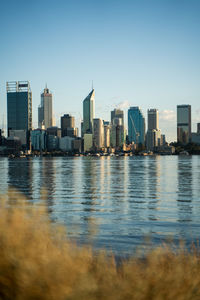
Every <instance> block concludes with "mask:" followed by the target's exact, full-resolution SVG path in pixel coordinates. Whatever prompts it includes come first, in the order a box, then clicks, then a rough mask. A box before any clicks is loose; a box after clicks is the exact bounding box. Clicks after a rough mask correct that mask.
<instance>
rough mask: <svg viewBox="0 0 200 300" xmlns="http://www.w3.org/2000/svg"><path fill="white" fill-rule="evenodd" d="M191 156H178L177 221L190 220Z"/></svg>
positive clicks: (191, 189)
mask: <svg viewBox="0 0 200 300" xmlns="http://www.w3.org/2000/svg"><path fill="white" fill-rule="evenodd" d="M192 177H193V176H192V157H178V198H177V207H178V217H179V219H178V221H179V222H189V221H191V220H192V197H193V187H192V185H193V178H192Z"/></svg>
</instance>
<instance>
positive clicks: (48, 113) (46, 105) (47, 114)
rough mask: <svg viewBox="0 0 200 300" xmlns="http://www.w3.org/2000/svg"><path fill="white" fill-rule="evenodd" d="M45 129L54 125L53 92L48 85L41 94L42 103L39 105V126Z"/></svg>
mask: <svg viewBox="0 0 200 300" xmlns="http://www.w3.org/2000/svg"><path fill="white" fill-rule="evenodd" d="M43 126H44V128H45V129H47V128H49V127H52V126H53V111H52V94H51V93H50V92H49V89H48V88H47V87H46V88H45V89H44V91H43V93H42V94H41V104H40V106H39V107H38V127H39V128H42V127H43Z"/></svg>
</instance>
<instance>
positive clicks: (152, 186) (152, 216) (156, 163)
mask: <svg viewBox="0 0 200 300" xmlns="http://www.w3.org/2000/svg"><path fill="white" fill-rule="evenodd" d="M160 160H161V157H160V156H158V155H156V156H153V157H150V156H149V157H148V209H149V216H148V218H149V220H152V221H155V220H157V213H156V211H157V209H158V203H159V194H160V174H161V172H160V171H161V170H160Z"/></svg>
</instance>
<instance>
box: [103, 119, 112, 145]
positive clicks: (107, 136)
mask: <svg viewBox="0 0 200 300" xmlns="http://www.w3.org/2000/svg"><path fill="white" fill-rule="evenodd" d="M103 124H104V147H105V148H109V147H110V130H111V125H110V123H109V122H107V121H103Z"/></svg>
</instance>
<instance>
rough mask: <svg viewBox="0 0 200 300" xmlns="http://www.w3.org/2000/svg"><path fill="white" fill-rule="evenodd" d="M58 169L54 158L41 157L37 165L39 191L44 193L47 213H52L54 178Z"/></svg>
mask: <svg viewBox="0 0 200 300" xmlns="http://www.w3.org/2000/svg"><path fill="white" fill-rule="evenodd" d="M57 167H58V165H57V162H56V158H55V157H50V158H48V157H42V158H41V159H40V165H39V178H40V183H39V185H40V191H42V190H43V191H44V200H45V201H46V203H45V205H47V211H48V213H51V212H52V206H53V199H54V193H55V176H56V168H57ZM41 197H42V195H41Z"/></svg>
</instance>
